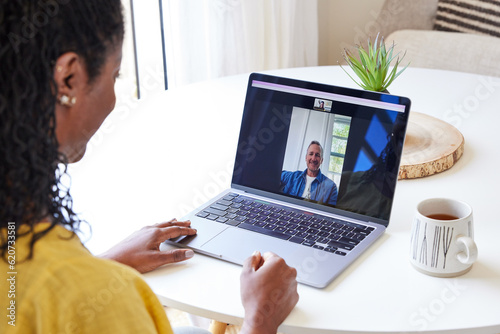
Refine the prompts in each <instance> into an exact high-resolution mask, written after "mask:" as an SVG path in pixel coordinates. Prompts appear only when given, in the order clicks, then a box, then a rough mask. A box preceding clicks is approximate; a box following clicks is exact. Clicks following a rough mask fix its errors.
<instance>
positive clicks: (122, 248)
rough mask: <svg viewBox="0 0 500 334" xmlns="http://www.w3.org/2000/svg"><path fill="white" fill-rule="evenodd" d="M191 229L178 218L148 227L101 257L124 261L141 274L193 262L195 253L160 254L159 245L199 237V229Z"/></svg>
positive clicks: (176, 251) (170, 251)
mask: <svg viewBox="0 0 500 334" xmlns="http://www.w3.org/2000/svg"><path fill="white" fill-rule="evenodd" d="M190 226H191V222H190V221H185V222H181V221H177V219H172V220H170V221H168V222H165V223H159V224H156V225H152V226H145V227H143V228H142V229H140V230H138V231H136V232H134V233H133V234H132V235H130V236H129V237H127V238H126V239H125V240H123V241H122V242H120V243H119V244H117V245H116V246H114V247H113V248H111V249H110V250H108V251H107V252H105V253H104V254H102V255H100V257H102V258H107V259H111V260H115V261H118V262H121V263H123V264H126V265H128V266H130V267H132V268H134V269H136V270H138V271H139V272H141V273H146V272H148V271H151V270H153V269H156V268H158V267H159V266H162V265H164V264H168V263H174V262H180V261H184V260H187V259H190V258H192V257H193V256H194V252H193V251H192V250H190V249H173V250H168V251H160V244H161V243H162V242H164V241H165V240H167V239H172V238H177V237H179V236H181V235H194V234H196V230H195V229H192V228H191V227H190Z"/></svg>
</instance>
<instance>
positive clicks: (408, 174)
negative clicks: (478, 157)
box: [398, 111, 464, 179]
mask: <svg viewBox="0 0 500 334" xmlns="http://www.w3.org/2000/svg"><path fill="white" fill-rule="evenodd" d="M463 153H464V136H463V135H462V133H460V131H458V130H457V129H456V128H455V127H454V126H452V125H451V124H448V123H446V122H444V121H442V120H440V119H437V118H435V117H432V116H429V115H426V114H422V113H419V112H415V111H412V112H410V120H409V123H408V128H407V130H406V140H405V145H404V147H403V157H402V158H401V166H400V168H399V176H398V179H415V178H419V177H424V176H429V175H433V174H436V173H440V172H443V171H445V170H447V169H449V168H451V167H452V166H453V165H454V164H455V163H456V162H457V161H458V159H460V157H461V156H462V154H463Z"/></svg>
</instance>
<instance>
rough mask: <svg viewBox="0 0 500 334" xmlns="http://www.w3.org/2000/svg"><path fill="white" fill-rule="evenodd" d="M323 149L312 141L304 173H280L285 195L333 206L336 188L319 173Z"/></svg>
mask: <svg viewBox="0 0 500 334" xmlns="http://www.w3.org/2000/svg"><path fill="white" fill-rule="evenodd" d="M322 163H323V147H321V144H320V143H319V142H318V141H316V140H313V141H312V142H311V143H310V144H309V147H308V148H307V153H306V165H307V168H306V170H304V171H296V172H288V171H282V172H281V189H282V191H283V192H284V193H285V194H288V195H292V196H298V197H302V198H305V199H310V200H313V201H316V202H319V203H325V204H329V205H335V204H336V203H337V194H338V193H337V186H336V185H335V183H334V182H333V181H332V180H330V179H329V178H328V177H326V176H325V175H324V174H323V173H321V170H320V166H321V164H322Z"/></svg>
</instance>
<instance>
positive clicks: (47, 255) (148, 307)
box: [0, 223, 172, 334]
mask: <svg viewBox="0 0 500 334" xmlns="http://www.w3.org/2000/svg"><path fill="white" fill-rule="evenodd" d="M43 226H45V227H46V226H47V224H46V223H42V224H39V227H38V228H40V227H43ZM7 231H11V230H6V229H5V228H4V229H2V230H1V233H2V234H3V235H4V236H5V235H6V232H7ZM12 239H14V238H11V240H12ZM28 239H29V238H26V237H18V238H16V239H15V244H14V245H13V246H14V247H15V248H14V249H13V248H11V249H10V255H13V253H14V252H15V259H16V263H15V264H14V265H13V266H12V267H11V264H9V263H6V262H5V261H4V260H3V259H2V260H0V272H1V273H2V275H1V277H2V283H1V284H0V309H1V310H2V311H1V317H0V333H23V334H28V333H44V334H45V333H47V334H63V333H64V334H67V333H68V334H69V333H81V334H84V333H90V334H105V333H113V334H115V333H169V334H171V333H172V329H171V327H170V324H169V322H168V319H167V316H166V314H165V311H164V309H163V307H162V305H161V304H160V302H159V301H158V299H157V298H156V296H155V294H154V293H153V291H152V290H151V289H150V288H149V286H148V285H147V284H146V282H144V280H143V279H142V278H141V276H140V274H139V273H138V272H137V271H135V270H133V269H132V268H130V267H127V266H125V265H122V264H119V263H116V262H114V261H111V260H105V259H100V258H96V257H94V256H92V255H91V254H90V252H89V251H88V250H87V249H86V248H85V247H84V246H83V245H82V243H81V242H80V239H79V238H78V237H77V236H76V235H74V234H72V233H71V232H69V231H68V230H66V229H65V228H63V227H61V226H56V227H55V228H53V229H52V230H51V231H50V232H49V233H48V234H46V235H45V236H43V237H42V238H41V239H40V240H38V241H37V242H36V243H35V247H34V254H33V258H32V259H31V260H27V261H24V262H23V261H22V259H24V258H26V255H27V254H28V251H29V248H28ZM9 259H10V260H12V259H13V258H12V257H11V258H9ZM6 276H7V281H6V280H5V277H6ZM5 282H7V284H5ZM6 315H7V316H6ZM14 325H15V326H14Z"/></svg>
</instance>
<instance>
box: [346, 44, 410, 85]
mask: <svg viewBox="0 0 500 334" xmlns="http://www.w3.org/2000/svg"><path fill="white" fill-rule="evenodd" d="M357 49H358V55H359V60H358V59H357V58H356V57H355V56H354V55H353V54H352V53H351V52H350V51H349V50H347V49H344V54H343V57H344V59H345V61H346V62H347V64H348V65H349V66H350V67H351V68H352V70H353V71H354V73H355V74H356V75H357V76H358V78H359V79H360V82H358V81H356V80H355V79H354V78H353V77H352V76H351V75H350V74H349V73H348V72H347V71H346V70H345V69H344V68H343V67H342V65H341V67H342V69H343V70H344V71H345V72H346V73H347V75H348V76H349V77H350V78H351V79H352V80H354V82H356V84H358V85H359V86H360V87H361V88H363V89H366V90H372V91H377V92H388V91H387V87H389V85H390V84H391V83H392V82H393V81H394V79H396V78H397V77H398V76H399V75H400V74H401V73H402V72H403V71H404V70H405V69H406V68H407V67H408V65H409V64H407V65H406V66H405V67H404V68H403V69H402V70H400V71H399V72H398V66H399V64H400V63H401V61H402V60H403V58H404V56H405V55H406V52H405V54H403V56H402V57H401V59H400V58H399V54H400V52H398V53H397V54H395V55H393V53H394V42H393V44H392V45H391V46H390V47H389V48H388V49H386V47H385V43H384V37H381V38H380V41H379V35H377V38H375V43H373V44H372V43H371V41H370V39H368V51H366V50H365V49H364V48H363V46H361V45H358V46H357ZM396 57H397V59H396V62H395V64H394V67H393V68H392V70H390V68H389V66H390V64H391V62H392V61H393V60H394V59H395V58H396ZM389 70H390V71H389Z"/></svg>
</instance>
